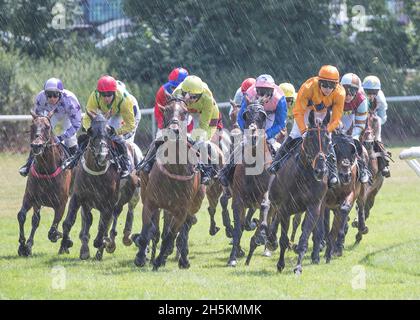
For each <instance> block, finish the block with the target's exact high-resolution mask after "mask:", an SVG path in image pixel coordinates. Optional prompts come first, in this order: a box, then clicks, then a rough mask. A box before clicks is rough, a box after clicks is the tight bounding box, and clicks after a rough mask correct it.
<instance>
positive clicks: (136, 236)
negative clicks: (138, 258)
mask: <svg viewBox="0 0 420 320" xmlns="http://www.w3.org/2000/svg"><path fill="white" fill-rule="evenodd" d="M131 240H132V241H133V242H134V244H135V245H136V247H138V248H140V244H139V240H140V234H139V233H133V234H132V235H131Z"/></svg>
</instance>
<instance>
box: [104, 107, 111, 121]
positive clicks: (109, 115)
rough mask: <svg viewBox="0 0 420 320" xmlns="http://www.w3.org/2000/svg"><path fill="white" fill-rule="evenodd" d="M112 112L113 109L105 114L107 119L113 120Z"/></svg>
mask: <svg viewBox="0 0 420 320" xmlns="http://www.w3.org/2000/svg"><path fill="white" fill-rule="evenodd" d="M111 110H112V109H110V110H109V111H108V112H107V113H105V114H104V117H105V119H109V118H111Z"/></svg>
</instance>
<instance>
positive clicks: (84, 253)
mask: <svg viewBox="0 0 420 320" xmlns="http://www.w3.org/2000/svg"><path fill="white" fill-rule="evenodd" d="M79 257H80V260H87V259H89V258H90V253H89V247H88V246H84V245H82V247H81V248H80V255H79Z"/></svg>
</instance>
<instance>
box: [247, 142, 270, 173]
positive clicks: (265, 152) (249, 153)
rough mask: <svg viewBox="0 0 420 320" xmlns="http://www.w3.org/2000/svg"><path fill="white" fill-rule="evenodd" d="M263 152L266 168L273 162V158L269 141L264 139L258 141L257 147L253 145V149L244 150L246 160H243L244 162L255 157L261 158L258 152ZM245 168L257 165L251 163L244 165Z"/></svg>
mask: <svg viewBox="0 0 420 320" xmlns="http://www.w3.org/2000/svg"><path fill="white" fill-rule="evenodd" d="M261 149H262V150H263V153H262V154H263V156H264V166H266V165H267V164H269V163H271V162H272V161H273V159H272V157H271V152H270V149H269V147H268V144H267V141H266V139H265V137H264V138H262V139H259V140H257V143H256V144H255V145H253V146H252V147H251V148H244V149H243V152H244V159H242V160H243V161H244V160H245V159H254V158H255V157H259V156H261V153H259V152H258V151H260V150H261ZM244 165H245V167H254V166H255V164H254V163H251V164H248V163H244Z"/></svg>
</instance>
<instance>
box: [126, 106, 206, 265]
mask: <svg viewBox="0 0 420 320" xmlns="http://www.w3.org/2000/svg"><path fill="white" fill-rule="evenodd" d="M187 116H188V110H187V108H186V105H185V102H184V101H183V100H181V99H178V98H172V99H170V100H169V101H168V104H167V105H166V106H165V107H164V125H165V129H166V130H168V129H169V130H168V133H172V134H168V137H169V138H170V139H168V140H167V141H166V142H165V144H164V145H162V146H166V147H168V150H167V151H171V150H172V151H174V152H175V154H172V156H175V158H176V159H174V160H175V161H174V162H175V163H166V162H164V161H163V160H161V158H162V157H161V156H159V151H158V154H157V156H156V162H155V164H154V166H153V168H152V170H151V172H150V173H149V174H148V175H146V174H145V173H144V172H143V171H141V172H140V180H141V199H142V202H143V212H142V222H143V224H142V230H141V233H140V235H139V236H137V237H136V239H135V242H136V245H137V246H138V247H139V250H138V253H137V255H136V258H135V261H134V262H135V264H136V265H137V266H139V267H142V266H144V265H145V263H146V251H147V245H148V244H149V242H150V240H151V239H152V238H153V237H155V236H156V233H157V231H158V228H159V209H163V210H165V211H166V212H167V215H168V216H167V227H166V228H164V232H163V235H162V238H163V239H162V245H161V249H160V252H159V255H158V257H157V258H156V260H154V261H153V270H157V269H158V268H159V267H160V266H161V265H163V264H165V262H166V258H167V256H168V253H169V251H170V250H171V248H173V243H174V240H175V237H176V236H177V234H178V232H179V235H178V239H177V247H178V250H179V253H180V258H179V263H178V265H179V267H180V268H188V267H189V265H190V264H189V261H188V235H189V230H190V228H191V225H192V224H193V221H194V214H195V213H197V212H198V210H199V209H200V207H201V203H202V201H203V198H204V196H205V192H204V188H203V187H202V186H201V185H200V173H199V171H198V170H196V168H195V165H194V164H193V163H191V159H190V157H188V159H186V160H187V161H185V162H184V161H181V160H180V159H181V152H180V150H181V148H182V145H181V144H182V143H186V141H182V140H181V139H179V137H180V135H179V131H180V130H181V131H184V129H185V128H181V125H182V124H183V123H184V122H185V119H186V117H187ZM185 147H186V148H187V149H189V148H188V147H187V146H186V145H185ZM171 148H172V149H171ZM162 149H163V148H162ZM184 150H185V149H184ZM190 154H195V152H191V153H190ZM169 156H171V155H169Z"/></svg>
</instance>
